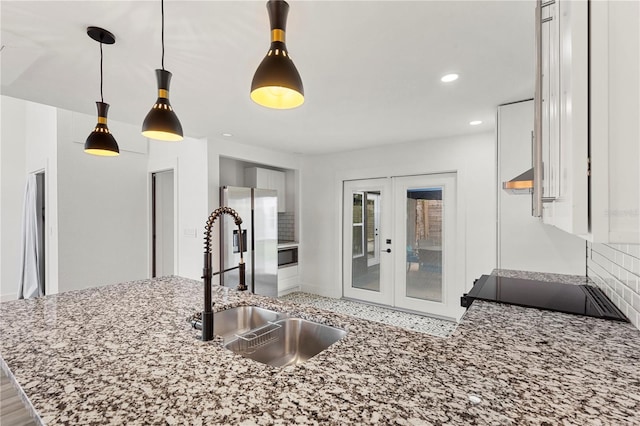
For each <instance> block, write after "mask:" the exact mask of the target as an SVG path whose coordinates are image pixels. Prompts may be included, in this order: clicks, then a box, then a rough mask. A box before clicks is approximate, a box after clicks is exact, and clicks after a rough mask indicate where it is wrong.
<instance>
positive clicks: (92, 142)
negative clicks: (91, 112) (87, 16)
mask: <svg viewBox="0 0 640 426" xmlns="http://www.w3.org/2000/svg"><path fill="white" fill-rule="evenodd" d="M87 34H88V35H89V37H91V38H92V39H94V40H95V41H97V42H99V43H100V102H96V106H97V108H98V123H97V124H96V126H95V127H94V129H93V131H92V132H91V133H90V134H89V136H88V137H87V140H86V141H85V143H84V152H86V153H87V154H92V155H100V156H104V157H115V156H117V155H120V149H119V148H118V143H117V142H116V139H115V138H114V137H113V135H112V134H111V131H109V127H108V126H107V113H108V112H109V104H107V103H105V102H104V96H103V94H102V83H103V78H102V45H103V44H114V43H115V42H116V38H115V37H114V35H113V34H111V33H110V32H109V31H107V30H104V29H102V28H98V27H89V28H87Z"/></svg>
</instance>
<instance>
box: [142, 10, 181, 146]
mask: <svg viewBox="0 0 640 426" xmlns="http://www.w3.org/2000/svg"><path fill="white" fill-rule="evenodd" d="M160 11H161V15H162V69H157V70H156V80H157V82H158V99H156V102H155V103H154V104H153V106H152V107H151V110H150V111H149V113H148V114H147V116H146V117H145V119H144V121H143V123H142V136H144V137H147V138H149V139H155V140H160V141H170V142H177V141H181V140H182V139H184V134H183V132H182V124H180V120H178V116H177V115H176V113H175V112H174V111H173V107H172V106H171V102H169V85H170V84H171V75H172V74H171V73H170V72H169V71H167V70H165V69H164V0H160Z"/></svg>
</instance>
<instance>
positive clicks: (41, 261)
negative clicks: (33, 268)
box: [36, 172, 47, 296]
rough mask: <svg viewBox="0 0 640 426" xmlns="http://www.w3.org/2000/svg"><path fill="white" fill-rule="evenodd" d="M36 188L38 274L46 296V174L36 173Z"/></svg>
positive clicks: (41, 287) (43, 293) (41, 288)
mask: <svg viewBox="0 0 640 426" xmlns="http://www.w3.org/2000/svg"><path fill="white" fill-rule="evenodd" d="M36 187H37V195H36V216H37V233H38V235H37V239H38V256H37V257H38V274H39V275H40V290H41V291H42V295H43V296H44V295H45V294H46V289H47V281H46V276H47V275H46V267H45V265H46V261H45V256H46V246H45V243H46V240H45V235H46V232H45V230H46V227H45V225H46V223H45V217H46V211H45V207H46V206H45V194H46V191H45V175H44V172H39V173H36Z"/></svg>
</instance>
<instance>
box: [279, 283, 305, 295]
mask: <svg viewBox="0 0 640 426" xmlns="http://www.w3.org/2000/svg"><path fill="white" fill-rule="evenodd" d="M296 291H300V286H299V285H296V286H293V287H289V288H283V289H282V290H280V291H278V297H282V296H286V295H287V294H289V293H293V292H296Z"/></svg>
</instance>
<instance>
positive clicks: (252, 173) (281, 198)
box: [244, 167, 287, 213]
mask: <svg viewBox="0 0 640 426" xmlns="http://www.w3.org/2000/svg"><path fill="white" fill-rule="evenodd" d="M285 182H286V175H285V173H284V172H281V171H278V170H270V169H263V168H260V167H249V168H246V169H244V184H245V186H250V187H252V188H261V189H273V190H275V191H277V192H278V212H279V213H282V212H285V211H287V202H286V190H285Z"/></svg>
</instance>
